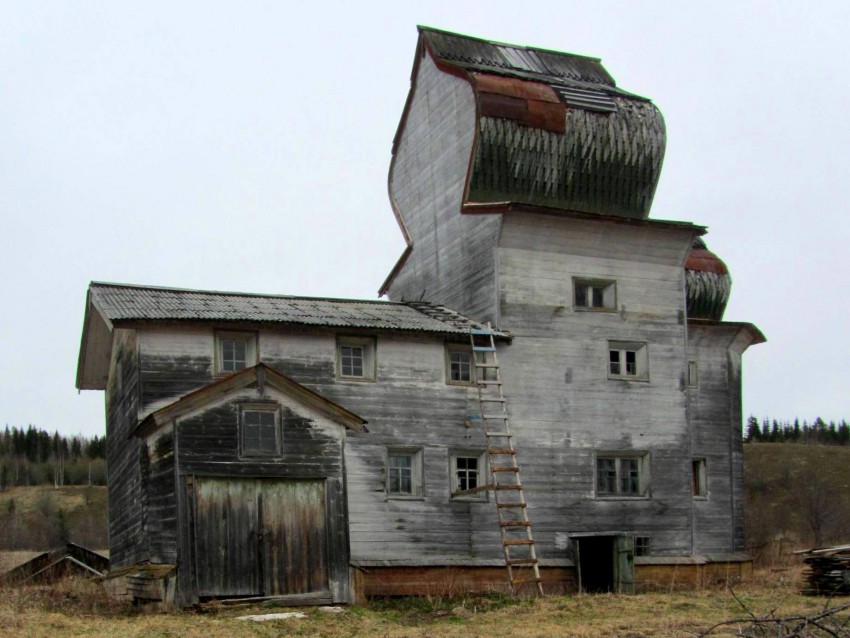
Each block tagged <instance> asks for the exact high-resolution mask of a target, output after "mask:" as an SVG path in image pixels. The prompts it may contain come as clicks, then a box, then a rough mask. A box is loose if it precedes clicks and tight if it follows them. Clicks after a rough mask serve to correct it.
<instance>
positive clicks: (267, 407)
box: [239, 402, 283, 460]
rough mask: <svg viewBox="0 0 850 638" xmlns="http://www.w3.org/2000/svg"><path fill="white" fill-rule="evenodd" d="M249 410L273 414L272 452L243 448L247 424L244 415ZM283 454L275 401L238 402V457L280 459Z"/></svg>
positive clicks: (278, 413)
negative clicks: (273, 444) (273, 435)
mask: <svg viewBox="0 0 850 638" xmlns="http://www.w3.org/2000/svg"><path fill="white" fill-rule="evenodd" d="M251 412H260V413H265V414H273V415H274V428H275V449H274V451H273V452H263V451H261V450H252V451H247V450H246V449H245V433H246V430H247V428H248V426H247V425H246V423H245V415H246V414H247V413H251ZM282 456H283V430H282V428H281V414H280V405H278V404H277V403H270V402H264V403H240V404H239V458H240V459H252V460H257V459H280V458H281V457H282Z"/></svg>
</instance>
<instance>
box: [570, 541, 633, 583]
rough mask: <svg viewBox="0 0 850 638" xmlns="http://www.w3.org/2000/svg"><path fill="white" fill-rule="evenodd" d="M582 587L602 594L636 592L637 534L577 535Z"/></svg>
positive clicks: (576, 549) (578, 571)
mask: <svg viewBox="0 0 850 638" xmlns="http://www.w3.org/2000/svg"><path fill="white" fill-rule="evenodd" d="M573 543H574V548H575V549H574V555H575V565H576V573H577V576H578V586H579V589H580V590H581V591H583V592H587V593H590V594H600V593H606V592H615V593H618V594H630V593H632V592H633V591H634V558H635V544H634V537H633V536H630V535H626V534H618V535H600V536H579V537H577V538H573Z"/></svg>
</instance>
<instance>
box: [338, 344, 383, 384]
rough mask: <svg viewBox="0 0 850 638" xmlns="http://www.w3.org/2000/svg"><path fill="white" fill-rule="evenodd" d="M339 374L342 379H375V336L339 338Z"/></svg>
mask: <svg viewBox="0 0 850 638" xmlns="http://www.w3.org/2000/svg"><path fill="white" fill-rule="evenodd" d="M337 376H338V377H339V378H340V379H353V380H360V381H373V380H374V379H375V339H374V338H373V337H348V336H340V337H338V338H337Z"/></svg>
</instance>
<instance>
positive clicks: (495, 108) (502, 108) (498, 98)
mask: <svg viewBox="0 0 850 638" xmlns="http://www.w3.org/2000/svg"><path fill="white" fill-rule="evenodd" d="M479 103H480V104H481V115H484V116H487V117H506V118H508V119H510V120H518V121H520V122H523V121H525V120H526V118H527V117H528V101H527V100H524V99H522V98H518V97H510V96H507V95H498V94H496V93H482V94H481V95H480V96H479Z"/></svg>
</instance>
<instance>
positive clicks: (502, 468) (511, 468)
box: [490, 465, 519, 472]
mask: <svg viewBox="0 0 850 638" xmlns="http://www.w3.org/2000/svg"><path fill="white" fill-rule="evenodd" d="M490 471H491V472H519V468H518V467H514V466H512V465H494V466H493V467H491V468H490Z"/></svg>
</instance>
